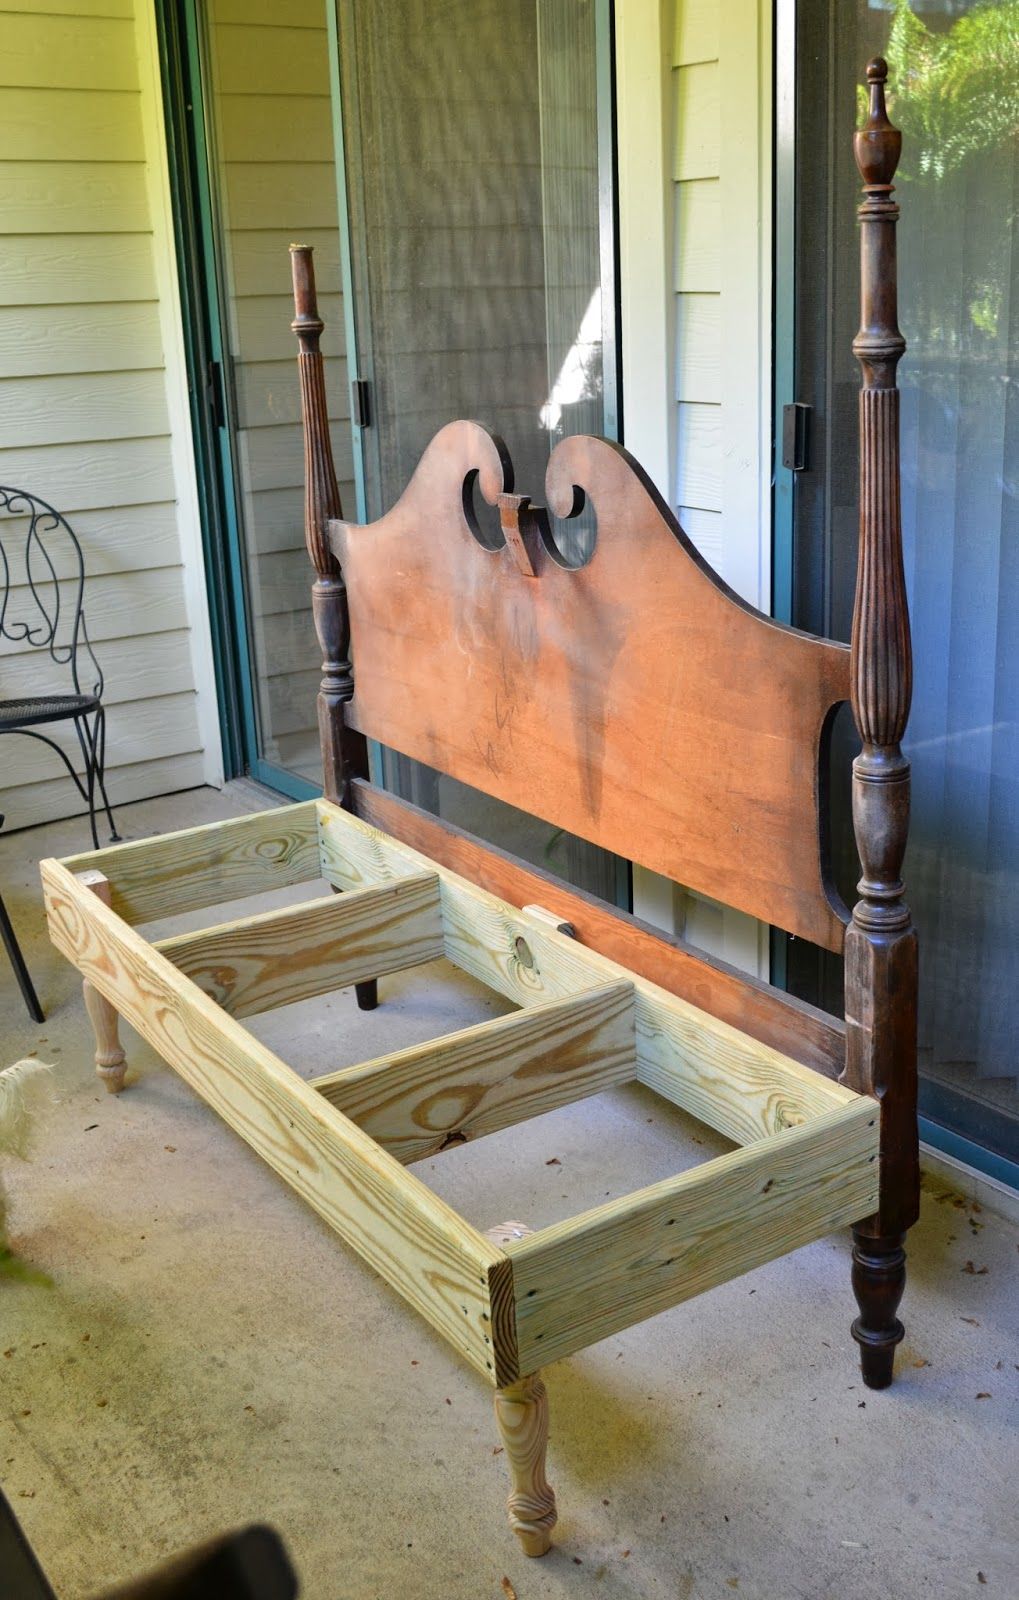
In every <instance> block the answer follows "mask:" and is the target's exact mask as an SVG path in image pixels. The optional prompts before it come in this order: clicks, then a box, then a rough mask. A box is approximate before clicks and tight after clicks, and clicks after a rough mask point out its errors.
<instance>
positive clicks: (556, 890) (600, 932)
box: [320, 779, 846, 1078]
mask: <svg viewBox="0 0 1019 1600" xmlns="http://www.w3.org/2000/svg"><path fill="white" fill-rule="evenodd" d="M353 793H354V806H355V810H356V812H357V815H358V816H359V817H360V818H361V819H362V820H363V821H365V822H367V823H368V824H369V825H370V826H371V827H372V828H375V829H381V830H382V831H383V832H384V833H388V834H390V835H392V836H393V838H395V839H397V840H400V841H402V842H403V843H404V844H407V845H409V846H410V847H411V848H412V849H414V850H418V851H420V852H421V853H422V854H423V855H425V856H427V857H428V858H429V859H430V860H433V861H436V862H438V863H439V864H440V865H442V866H444V867H448V868H450V869H451V870H452V871H454V872H456V873H459V874H460V875H461V876H462V877H464V878H467V879H469V880H470V881H471V882H473V883H476V884H477V885H478V886H479V888H481V889H485V890H487V891H488V893H489V894H493V895H497V896H498V897H499V899H501V900H508V901H509V902H510V904H511V905H516V906H525V905H528V904H529V903H530V902H532V901H538V902H540V903H541V904H542V905H543V906H545V907H546V908H548V909H550V910H553V911H556V912H558V913H559V914H560V915H561V917H562V919H563V921H565V922H569V923H571V924H572V926H573V927H574V929H575V930H576V935H577V939H578V941H579V943H580V944H582V945H584V946H586V947H588V948H590V949H592V950H597V951H599V952H600V953H601V954H602V955H604V956H608V958H609V959H610V960H612V961H617V962H618V963H619V964H620V966H622V967H625V968H626V969H627V970H628V971H630V972H633V973H636V974H638V975H639V976H640V977H643V978H647V979H649V980H650V981H651V982H652V983H654V984H656V985H657V986H658V987H659V988H661V989H665V990H668V991H670V992H671V993H673V994H676V995H678V996H679V997H680V998H681V999H684V1000H688V1001H689V1002H690V1003H691V1004H692V1005H695V1006H697V1007H698V1008H699V1009H700V1010H702V1011H706V1012H708V1013H709V1014H710V1015H712V1016H715V1017H718V1018H719V1019H720V1021H722V1022H726V1023H728V1024H729V1025H730V1026H731V1027H733V1028H736V1029H737V1030H739V1031H740V1032H741V1033H746V1034H749V1035H750V1036H751V1037H752V1038H755V1039H759V1040H760V1041H761V1042H762V1043H764V1044H767V1045H770V1046H772V1047H773V1048H774V1049H776V1050H778V1051H781V1052H782V1053H783V1054H784V1055H787V1056H791V1057H793V1059H794V1060H797V1061H799V1062H801V1063H802V1064H803V1065H804V1066H808V1067H810V1068H812V1069H813V1070H814V1071H815V1072H820V1073H822V1074H823V1075H824V1076H825V1077H828V1078H836V1077H838V1075H839V1073H840V1072H841V1071H842V1068H843V1066H844V1065H845V1052H846V1039H845V1024H844V1023H843V1022H842V1021H841V1020H840V1019H839V1018H837V1017H833V1016H830V1015H829V1014H828V1013H827V1012H825V1011H819V1010H818V1009H817V1008H816V1007H814V1006H808V1005H806V1004H805V1003H804V1002H803V1001H801V1000H797V999H795V998H794V997H793V996H792V995H788V994H785V993H783V992H782V991H781V990H779V989H773V988H772V987H771V985H770V984H766V983H762V982H760V981H759V980H758V979H757V978H752V977H750V976H749V975H748V974H747V973H745V972H739V971H737V970H736V968H735V967H730V966H728V965H727V964H726V963H725V962H723V961H719V960H717V959H715V958H714V957H712V956H708V955H705V953H704V952H703V951H700V950H695V949H694V948H693V947H692V946H691V945H687V944H684V943H683V941H682V940H681V939H675V938H671V937H670V936H668V935H667V934H663V933H661V932H660V931H659V930H658V929H657V928H652V927H650V926H649V924H647V923H645V922H641V921H640V920H639V919H638V918H636V917H631V916H628V915H627V914H626V913H625V912H622V911H617V910H615V908H614V907H612V906H609V905H606V904H605V902H604V901H602V900H597V899H595V897H594V896H593V895H589V894H585V892H584V891H583V890H582V889H576V888H574V887H573V886H572V885H571V884H567V883H563V881H562V879H560V878H556V877H553V875H552V874H551V873H548V872H545V871H543V870H542V869H541V868H540V867H534V866H532V865H531V864H530V863H529V862H525V861H520V860H519V859H518V858H517V857H516V856H512V855H510V854H509V853H508V852H507V851H505V850H500V849H498V847H497V846H495V845H489V844H486V843H484V842H483V841H482V840H480V839H475V838H474V837H473V836H472V835H471V834H469V833H466V832H464V830H463V829H462V828H457V827H456V826H454V824H452V823H449V822H444V821H440V819H439V818H437V817H433V816H430V815H429V814H428V813H427V812H425V811H422V810H420V808H419V807H417V806H414V805H411V804H410V802H409V801H407V800H401V799H399V798H398V797H397V796H396V795H392V794H387V793H386V792H385V791H384V790H382V789H377V788H375V787H374V785H373V784H370V783H365V782H364V781H363V780H362V779H355V781H354V786H353ZM320 826H321V824H320ZM331 837H332V836H331V835H330V834H329V833H328V830H326V833H325V834H324V838H325V839H326V840H327V841H328V840H329V839H330V838H331ZM337 855H338V850H337ZM338 864H339V860H337V865H338Z"/></svg>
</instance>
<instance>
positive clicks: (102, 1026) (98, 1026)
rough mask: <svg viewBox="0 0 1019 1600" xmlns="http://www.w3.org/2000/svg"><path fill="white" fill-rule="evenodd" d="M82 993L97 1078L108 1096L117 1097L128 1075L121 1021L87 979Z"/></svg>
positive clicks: (82, 987)
mask: <svg viewBox="0 0 1019 1600" xmlns="http://www.w3.org/2000/svg"><path fill="white" fill-rule="evenodd" d="M81 992H82V994H83V995H84V996H85V1010H86V1011H87V1012H88V1014H89V1018H90V1019H91V1022H92V1028H93V1030H94V1032H95V1036H96V1075H97V1076H98V1077H100V1078H102V1080H103V1083H104V1084H105V1085H106V1088H107V1091H108V1092H109V1093H110V1094H119V1093H120V1091H121V1089H123V1087H124V1075H125V1073H126V1072H127V1057H126V1056H125V1054H124V1051H123V1047H122V1046H121V1043H120V1033H119V1030H118V1024H119V1021H120V1019H119V1017H118V1016H117V1013H116V1011H115V1010H114V1008H113V1006H111V1005H110V1002H109V1001H108V1000H107V999H106V998H105V996H103V995H101V994H100V993H99V990H98V989H96V988H94V987H93V986H92V984H91V983H89V981H88V979H87V978H86V979H85V981H84V983H83V984H82V986H81Z"/></svg>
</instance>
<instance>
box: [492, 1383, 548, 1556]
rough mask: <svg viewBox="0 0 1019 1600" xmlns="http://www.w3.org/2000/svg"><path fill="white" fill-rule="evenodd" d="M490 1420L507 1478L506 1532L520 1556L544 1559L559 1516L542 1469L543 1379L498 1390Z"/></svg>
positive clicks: (545, 1411) (545, 1438) (545, 1400)
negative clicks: (493, 1422) (516, 1541)
mask: <svg viewBox="0 0 1019 1600" xmlns="http://www.w3.org/2000/svg"><path fill="white" fill-rule="evenodd" d="M495 1420H496V1423H497V1424H498V1428H499V1437H500V1439H501V1440H502V1443H503V1449H504V1450H505V1452H506V1465H507V1466H508V1468H509V1474H510V1485H511V1487H510V1493H509V1499H508V1500H507V1502H506V1506H507V1510H508V1511H509V1523H510V1527H511V1528H512V1529H513V1532H514V1533H515V1534H516V1536H517V1538H518V1539H519V1540H520V1547H521V1549H522V1550H523V1552H524V1555H525V1556H543V1555H545V1554H546V1553H547V1552H548V1551H549V1550H550V1549H551V1548H552V1529H553V1528H554V1527H555V1525H556V1523H557V1522H558V1520H559V1516H558V1513H557V1511H556V1499H555V1491H554V1490H553V1488H552V1485H551V1484H550V1483H549V1481H548V1478H547V1476H546V1469H545V1456H546V1452H547V1450H548V1392H547V1390H546V1388H545V1385H544V1383H543V1382H542V1380H541V1379H540V1378H539V1377H538V1376H537V1375H536V1374H531V1375H530V1376H528V1377H526V1378H520V1379H518V1380H517V1382H516V1383H511V1384H507V1385H506V1386H505V1388H501V1389H497V1390H496V1391H495Z"/></svg>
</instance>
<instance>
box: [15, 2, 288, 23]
mask: <svg viewBox="0 0 1019 1600" xmlns="http://www.w3.org/2000/svg"><path fill="white" fill-rule="evenodd" d="M271 3H273V4H275V3H276V0H271ZM12 9H16V10H17V11H20V12H24V13H25V14H26V15H33V16H34V15H39V14H41V15H44V16H54V17H127V18H128V20H130V19H131V18H132V17H133V16H134V0H15V5H14V7H13V8H12Z"/></svg>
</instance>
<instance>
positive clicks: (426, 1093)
mask: <svg viewBox="0 0 1019 1600" xmlns="http://www.w3.org/2000/svg"><path fill="white" fill-rule="evenodd" d="M635 1072H636V1058H635V1054H634V1006H633V989H632V986H631V985H630V984H628V983H626V982H619V983H614V984H608V985H606V986H605V987H604V988H599V989H590V990H588V991H586V992H585V993H583V994H579V995H577V996H576V997H575V998H573V999H569V1000H556V1001H552V1002H550V1003H548V1004H546V1005H536V1006H531V1007H529V1008H528V1009H527V1010H526V1011H515V1012H512V1013H511V1014H510V1015H509V1016H506V1017H495V1018H493V1019H492V1020H491V1021H490V1022H482V1023H479V1024H478V1025H477V1026H476V1027H473V1028H464V1029H462V1030H461V1031H460V1032H459V1033H452V1034H449V1035H448V1036H446V1037H445V1038H442V1039H435V1040H432V1041H429V1042H428V1043H427V1044H420V1045H415V1046H413V1047H412V1048H410V1049H408V1050H400V1051H397V1052H395V1053H394V1054H393V1055H388V1056H382V1057H380V1058H379V1059H378V1060H376V1061H367V1062H363V1063H361V1064H360V1065H359V1066H356V1067H348V1068H347V1069H346V1070H345V1071H343V1072H335V1073H330V1074H328V1075H327V1076H325V1077H321V1078H313V1079H312V1080H311V1083H312V1087H313V1088H315V1089H317V1090H318V1092H319V1094H322V1095H324V1096H325V1098H326V1099H327V1100H329V1101H330V1102H331V1104H332V1105H334V1106H337V1107H338V1108H339V1110H340V1111H342V1112H343V1114H344V1116H347V1117H349V1118H350V1120H351V1121H352V1122H356V1123H357V1125H358V1127H359V1128H363V1129H364V1131H365V1133H368V1134H370V1135H371V1137H372V1138H373V1139H375V1140H377V1142H378V1143H379V1144H380V1145H381V1146H382V1148H383V1149H384V1150H388V1151H389V1153H390V1154H391V1155H394V1156H396V1158H397V1160H398V1161H402V1162H404V1163H407V1162H410V1161H421V1160H423V1159H424V1157H425V1156H431V1155H435V1154H437V1153H438V1152H439V1151H440V1150H444V1149H448V1148H449V1147H450V1146H451V1145H454V1144H466V1143H467V1141H468V1140H470V1139H478V1138H480V1137H482V1135H484V1134H486V1133H495V1132H497V1131H498V1130H499V1129H500V1128H509V1127H513V1126H514V1125H515V1124H516V1123H518V1122H522V1121H523V1120H524V1119H525V1118H527V1117H538V1116H541V1115H542V1114H543V1113H544V1112H546V1111H554V1110H555V1109H556V1108H557V1107H559V1106H565V1105H571V1104H572V1103H573V1102H574V1101H575V1100H581V1099H583V1098H584V1097H585V1096H586V1095H591V1094H599V1093H600V1092H601V1091H602V1090H603V1089H608V1088H611V1087H612V1086H613V1085H614V1084H618V1083H627V1082H629V1081H630V1080H631V1079H632V1078H633V1077H634V1075H635Z"/></svg>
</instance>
